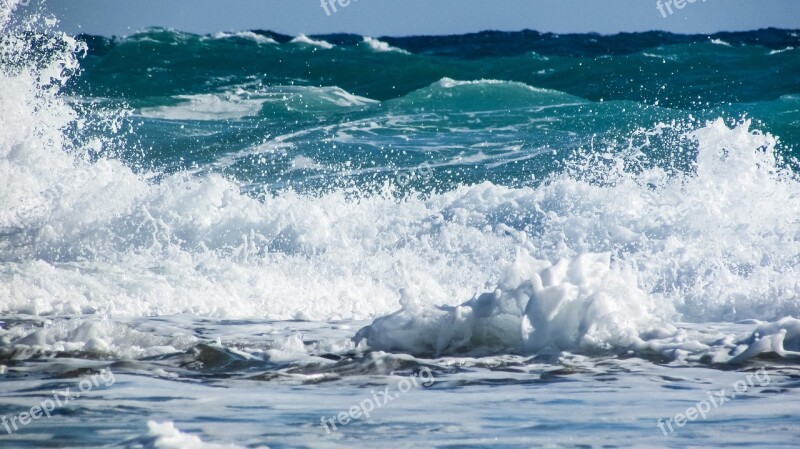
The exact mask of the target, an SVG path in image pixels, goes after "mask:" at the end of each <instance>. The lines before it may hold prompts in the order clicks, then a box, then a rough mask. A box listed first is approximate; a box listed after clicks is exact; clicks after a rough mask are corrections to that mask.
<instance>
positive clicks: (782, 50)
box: [769, 47, 794, 56]
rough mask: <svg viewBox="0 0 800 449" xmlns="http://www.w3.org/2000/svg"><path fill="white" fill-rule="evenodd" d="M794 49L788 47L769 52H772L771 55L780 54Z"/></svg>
mask: <svg viewBox="0 0 800 449" xmlns="http://www.w3.org/2000/svg"><path fill="white" fill-rule="evenodd" d="M792 50H794V47H786V48H784V49H781V50H771V51H770V52H769V54H770V56H771V55H778V54H781V53H785V52H787V51H792Z"/></svg>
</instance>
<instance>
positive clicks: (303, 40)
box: [290, 34, 334, 50]
mask: <svg viewBox="0 0 800 449" xmlns="http://www.w3.org/2000/svg"><path fill="white" fill-rule="evenodd" d="M290 42H291V43H294V44H302V45H310V46H313V47H319V48H323V49H325V50H330V49H331V48H333V47H334V45H333V44H331V43H329V42H326V41H324V40H321V39H320V40H317V39H311V38H310V37H308V36H306V35H305V34H301V35H299V36H297V37H295V38H294V39H292V40H291V41H290Z"/></svg>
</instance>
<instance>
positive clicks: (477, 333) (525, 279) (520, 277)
mask: <svg viewBox="0 0 800 449" xmlns="http://www.w3.org/2000/svg"><path fill="white" fill-rule="evenodd" d="M610 259H611V256H610V254H582V255H580V256H578V257H576V258H575V259H572V260H567V259H562V260H560V261H558V262H557V263H555V264H553V265H551V266H549V267H546V268H545V266H546V262H541V261H536V260H534V259H532V258H530V256H522V255H520V256H519V257H518V259H517V261H516V263H515V264H514V265H513V266H511V267H509V268H508V269H507V270H506V272H505V274H504V280H503V282H502V283H501V284H500V285H498V287H497V289H495V290H494V291H493V292H487V293H483V294H481V295H479V296H477V297H475V298H473V299H471V300H470V301H467V302H466V303H464V304H462V305H459V306H455V307H446V306H445V307H433V306H431V305H430V304H425V303H420V302H419V299H418V298H417V297H415V295H414V294H413V293H410V292H404V301H403V309H402V310H401V311H399V312H397V313H394V314H391V315H388V316H386V317H382V318H379V319H377V320H375V322H374V323H373V324H372V325H371V326H369V327H366V328H364V329H362V330H361V331H360V332H359V333H358V334H357V336H356V340H362V339H363V340H366V342H367V343H368V344H369V346H370V347H373V348H377V349H381V350H385V351H399V352H409V353H416V354H419V353H423V354H433V355H441V354H453V353H460V352H472V351H475V350H478V351H479V352H481V351H490V352H509V351H510V352H547V351H555V352H558V351H560V350H573V349H576V348H606V349H607V348H612V347H614V348H616V347H625V346H629V345H631V344H633V343H634V342H636V341H637V338H638V333H637V332H638V329H639V328H640V327H643V326H645V325H647V324H650V323H652V322H653V321H654V318H653V315H652V311H653V307H652V305H650V304H648V297H647V294H646V293H645V292H643V291H642V290H641V289H639V287H638V286H637V285H636V278H635V276H633V274H634V273H632V272H631V271H629V270H624V269H620V268H618V267H614V266H612V264H611V260H610Z"/></svg>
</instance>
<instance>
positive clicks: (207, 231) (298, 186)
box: [0, 16, 800, 362]
mask: <svg viewBox="0 0 800 449" xmlns="http://www.w3.org/2000/svg"><path fill="white" fill-rule="evenodd" d="M0 17H3V16H0ZM0 25H2V24H1V23H0ZM717 41H724V42H725V43H727V44H729V45H717V44H715V42H717ZM0 48H1V49H2V54H3V58H2V61H3V62H2V64H0V109H2V110H3V111H4V113H3V114H2V116H1V117H0V139H1V140H0V179H2V182H0V237H2V240H0V309H2V310H3V311H4V313H5V314H7V315H8V316H15V317H27V318H25V319H22V318H20V322H19V323H20V324H19V325H18V326H11V327H10V329H9V330H5V331H4V332H5V334H4V337H3V338H4V340H3V341H4V343H3V345H4V346H5V349H6V353H9V354H13V356H14V357H22V356H21V355H20V354H22V353H24V351H23V352H20V351H22V349H24V348H34V347H47V348H50V349H51V350H57V351H67V352H69V351H88V352H92V351H100V352H102V351H111V352H115V351H116V353H118V354H125V355H126V356H129V357H144V356H152V355H153V354H154V353H158V354H161V353H169V351H170V349H169V348H172V349H173V350H179V349H185V348H186V347H189V346H191V344H192V343H191V342H192V341H194V340H192V339H188V340H187V339H184V338H183V337H181V338H177V337H175V338H172V337H168V336H166V334H165V335H164V336H162V337H159V338H158V339H154V338H155V337H152V338H151V337H149V336H147V335H144V334H142V333H140V332H135V331H134V330H132V329H131V328H130V326H129V325H128V324H124V323H123V321H125V320H135V319H139V318H144V317H153V316H167V315H173V316H181V315H185V316H192V317H206V318H219V319H229V318H253V317H258V318H259V319H276V320H290V319H297V320H312V321H313V320H319V321H331V320H372V319H376V320H375V321H374V323H372V324H371V325H369V326H367V327H364V328H363V329H362V330H361V331H360V332H358V333H357V334H355V332H354V333H353V335H351V336H354V341H353V342H349V341H345V342H344V343H342V342H339V343H337V344H336V345H333V344H328V345H327V346H326V345H323V346H324V347H326V348H328V349H326V350H328V351H335V350H334V349H331V348H334V347H336V348H339V350H352V349H354V348H364V347H367V348H372V349H376V350H384V351H397V352H406V353H411V354H415V355H436V356H443V355H453V354H464V353H473V354H507V353H510V354H519V353H523V354H531V353H533V354H535V353H543V352H553V351H555V352H558V351H586V352H592V351H612V352H625V351H637V352H639V353H641V354H646V353H657V354H659V356H665V357H667V358H672V359H687V358H688V359H689V360H694V361H704V360H705V361H708V360H712V361H713V362H730V361H741V360H744V359H748V358H751V357H753V356H756V355H758V354H761V353H764V352H768V353H776V354H779V355H781V356H783V357H786V358H792V357H794V356H795V355H796V354H797V352H796V351H798V350H800V326H798V322H797V321H796V320H794V319H793V318H792V317H793V316H797V315H798V314H800V283H798V279H800V276H799V275H800V259H798V256H797V255H798V254H800V223H799V222H798V220H797V216H798V215H799V214H800V181H799V180H798V177H797V174H796V160H795V159H794V156H795V155H796V147H797V144H798V143H800V57H798V51H799V50H797V48H800V37H798V33H797V32H793V31H782V30H764V31H758V32H750V33H738V34H737V33H727V34H719V35H714V36H678V35H670V34H664V33H644V34H623V35H617V36H598V35H570V36H557V35H549V34H539V33H535V32H528V31H526V32H520V33H480V34H475V35H467V36H450V37H413V38H379V39H376V38H372V37H361V36H350V35H330V36H299V37H291V36H283V35H279V34H277V33H271V32H264V31H248V32H237V33H219V34H215V35H209V36H199V35H192V34H186V33H181V32H177V31H172V30H165V29H151V30H146V31H142V32H139V33H136V34H133V35H131V36H128V37H124V38H111V39H109V38H104V37H98V36H77V37H75V38H73V37H68V36H63V35H57V34H53V33H51V32H49V31H48V30H46V29H45V30H40V29H36V28H35V27H32V26H31V25H30V24H28V28H24V29H22V30H14V32H10V33H8V34H6V35H5V36H4V37H3V38H1V39H0ZM765 68H769V70H767V69H765ZM470 298H472V299H470ZM398 309H399V311H398ZM30 316H34V317H35V316H49V317H60V318H58V319H56V323H60V324H58V325H45V326H44V327H43V328H42V329H38V330H35V331H32V330H31V329H30V323H29V322H28V321H26V320H27V319H28V318H29V317H30ZM59 320H64V321H59ZM743 320H754V321H744V323H745V324H747V323H749V325H748V326H745V327H746V329H745V330H744V331H742V329H741V328H740V327H737V326H742V325H744V324H741V323H742V322H743ZM709 322H722V323H727V324H728V325H730V326H732V327H736V329H737V330H736V331H735V332H734V331H730V333H729V334H726V335H729V338H721V337H720V332H719V331H718V329H717V328H716V327H713V328H712V327H704V323H709ZM736 323H740V324H738V325H737V324H736ZM54 326H55V327H54ZM685 326H690V327H691V326H693V327H692V329H693V330H692V331H691V332H690V335H689V336H688V337H687V331H686V328H685ZM754 336H757V337H754ZM359 344H360V345H366V346H357V345H359ZM337 345H339V346H337ZM153 346H154V347H157V348H158V349H154V350H147V349H142V348H144V347H153ZM301 346H302V345H301ZM20 348H22V349H20ZM320 350H321V349H320ZM153 351H155V352H153ZM25 354H35V352H33V353H25Z"/></svg>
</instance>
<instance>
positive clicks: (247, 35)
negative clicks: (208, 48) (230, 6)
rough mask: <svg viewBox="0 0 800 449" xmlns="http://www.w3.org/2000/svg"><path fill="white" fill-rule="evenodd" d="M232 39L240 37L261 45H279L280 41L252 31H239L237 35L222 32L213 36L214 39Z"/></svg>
mask: <svg viewBox="0 0 800 449" xmlns="http://www.w3.org/2000/svg"><path fill="white" fill-rule="evenodd" d="M232 37H239V38H242V39H247V40H251V41H253V42H256V43H259V44H277V43H278V41H276V40H275V39H273V38H271V37H269V36H264V35H262V34H257V33H254V32H252V31H237V32H235V33H222V32H221V33H215V34H214V35H213V38H214V39H230V38H232Z"/></svg>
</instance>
